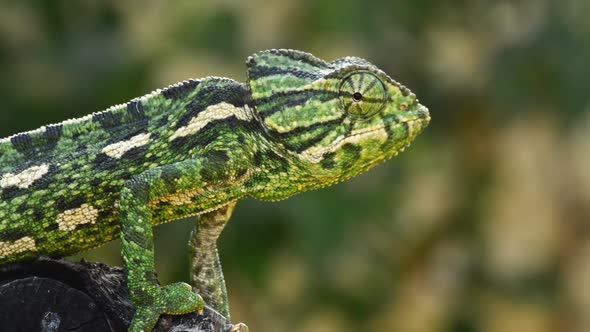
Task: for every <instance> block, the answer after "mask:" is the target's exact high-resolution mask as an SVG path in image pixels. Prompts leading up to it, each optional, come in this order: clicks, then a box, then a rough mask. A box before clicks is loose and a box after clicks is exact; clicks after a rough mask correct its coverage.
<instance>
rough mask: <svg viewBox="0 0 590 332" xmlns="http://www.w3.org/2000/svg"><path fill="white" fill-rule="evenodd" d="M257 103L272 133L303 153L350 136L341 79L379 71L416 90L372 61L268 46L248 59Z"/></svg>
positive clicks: (253, 97)
mask: <svg viewBox="0 0 590 332" xmlns="http://www.w3.org/2000/svg"><path fill="white" fill-rule="evenodd" d="M247 64H248V79H249V84H250V89H251V92H252V102H253V103H254V105H255V107H256V110H257V111H258V113H259V114H260V117H261V119H263V121H264V122H265V124H266V125H267V128H268V129H269V130H270V132H271V133H272V134H274V135H276V136H279V137H280V138H281V140H282V142H283V143H284V144H286V145H287V146H288V147H289V148H291V149H293V150H296V151H298V152H301V151H303V150H305V149H307V148H309V147H311V146H313V145H314V144H317V143H318V142H320V141H322V140H323V139H325V138H327V137H328V136H333V135H338V134H345V133H344V132H343V133H338V132H337V131H339V130H345V128H343V127H342V126H339V124H341V123H342V121H343V120H344V118H345V114H344V113H343V112H340V111H337V112H334V110H335V109H337V108H338V107H339V105H338V103H339V93H340V92H339V89H338V87H339V82H341V80H342V79H343V76H345V75H346V73H347V72H352V71H354V70H367V69H370V71H373V72H378V73H380V74H381V75H382V76H383V77H387V78H388V79H389V80H390V82H392V83H393V84H395V85H397V86H398V87H399V89H400V91H401V92H402V93H403V94H404V95H406V96H407V95H410V94H411V92H410V91H409V90H408V89H406V88H405V87H404V86H402V85H400V84H398V83H397V82H395V81H394V80H393V79H391V78H389V76H387V75H386V74H385V73H383V72H382V71H381V70H379V69H377V68H376V67H375V66H373V65H372V64H371V63H369V62H367V61H365V60H363V59H360V58H355V57H346V58H341V59H338V60H335V61H332V62H326V61H323V60H321V59H318V58H316V57H314V56H313V55H311V54H309V53H305V52H300V51H295V50H268V51H263V52H259V53H257V54H255V55H253V56H251V57H249V58H248V61H247Z"/></svg>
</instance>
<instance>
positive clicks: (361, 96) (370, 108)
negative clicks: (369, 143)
mask: <svg viewBox="0 0 590 332" xmlns="http://www.w3.org/2000/svg"><path fill="white" fill-rule="evenodd" d="M338 94H339V98H340V107H342V109H343V110H345V111H346V112H348V113H349V114H351V115H352V116H357V117H359V118H369V117H371V116H373V115H375V114H376V113H377V112H379V111H381V110H383V107H384V106H385V100H386V98H387V96H386V94H385V86H384V85H383V82H381V80H380V79H379V78H378V77H377V76H375V75H374V74H372V73H370V72H363V71H361V72H355V73H352V74H350V75H348V76H347V77H346V78H344V79H343V80H342V82H341V83H340V89H339V93H338Z"/></svg>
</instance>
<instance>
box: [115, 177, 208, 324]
mask: <svg viewBox="0 0 590 332" xmlns="http://www.w3.org/2000/svg"><path fill="white" fill-rule="evenodd" d="M183 171H184V172H186V171H190V167H182V165H167V166H165V167H162V168H156V169H152V170H150V171H148V172H146V173H145V174H141V175H139V176H136V177H134V178H132V179H131V180H129V181H128V182H127V183H126V185H125V187H124V189H123V190H122V192H121V200H120V215H121V253H122V256H123V260H124V263H125V267H126V270H127V284H128V287H129V291H130V297H131V301H132V302H133V305H134V307H135V315H134V316H133V320H132V322H131V326H130V327H129V331H151V330H152V328H153V327H154V326H155V324H156V323H157V321H158V318H159V317H160V315H161V314H164V313H166V314H185V313H189V312H193V311H198V312H201V311H202V310H203V307H204V303H203V300H202V298H201V297H200V296H199V295H197V294H195V293H193V292H192V289H191V286H190V285H188V284H186V283H175V284H171V285H167V286H165V287H160V286H159V285H158V282H157V280H156V277H155V269H154V243H153V233H152V224H151V222H150V221H151V214H150V208H149V202H150V201H151V200H152V199H153V198H154V197H160V196H163V195H166V194H168V193H170V192H171V191H172V190H173V189H171V188H169V183H171V182H170V180H171V179H177V178H179V177H180V176H179V175H178V174H182V173H183ZM184 175H185V176H188V177H190V174H184Z"/></svg>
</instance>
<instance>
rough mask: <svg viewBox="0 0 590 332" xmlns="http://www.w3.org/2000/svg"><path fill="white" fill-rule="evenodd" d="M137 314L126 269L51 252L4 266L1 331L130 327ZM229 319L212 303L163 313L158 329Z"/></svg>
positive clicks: (206, 326) (190, 328)
mask: <svg viewBox="0 0 590 332" xmlns="http://www.w3.org/2000/svg"><path fill="white" fill-rule="evenodd" d="M132 315H133V306H132V305H131V302H130V300H129V290H128V289H127V283H126V280H125V274H124V273H123V269H121V268H113V267H109V266H107V265H105V264H102V263H87V262H84V261H82V262H80V263H73V262H68V261H64V260H54V259H50V258H46V257H41V258H39V259H38V260H36V261H32V262H24V263H13V264H8V265H4V266H0V331H39V330H41V331H46V332H54V331H58V330H59V331H126V330H127V327H128V326H129V323H130V322H131V318H132ZM225 324H228V322H227V321H226V319H225V318H224V317H223V316H221V315H220V314H219V313H217V312H216V311H214V310H213V309H211V308H208V307H207V308H206V309H205V312H204V314H203V315H198V314H197V313H191V314H186V315H180V316H174V315H163V316H162V317H161V318H160V320H159V321H158V324H157V325H156V328H155V329H154V332H159V331H187V332H222V331H223V328H224V325H225Z"/></svg>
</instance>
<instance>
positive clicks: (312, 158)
mask: <svg viewBox="0 0 590 332" xmlns="http://www.w3.org/2000/svg"><path fill="white" fill-rule="evenodd" d="M429 121H430V116H429V115H428V110H426V113H424V115H417V116H414V117H411V118H407V119H404V120H403V121H399V122H396V123H394V124H393V125H391V124H380V125H376V126H372V127H368V128H363V129H357V130H354V131H351V132H350V133H349V134H348V135H346V136H341V137H339V138H338V139H336V140H334V141H333V142H332V143H331V144H330V145H328V146H322V147H320V146H315V147H311V148H309V149H307V150H305V151H303V152H302V153H300V154H299V156H300V157H301V158H303V159H304V160H307V161H309V162H312V163H318V162H320V161H322V159H323V156H324V155H326V154H330V153H334V152H336V151H337V150H338V149H340V148H341V147H342V146H343V145H345V144H358V143H360V142H361V141H363V140H365V139H378V140H381V141H383V142H386V141H388V140H389V139H391V138H390V137H389V136H390V134H389V133H388V130H387V129H386V128H389V131H391V130H395V129H396V128H399V127H401V126H404V125H406V126H407V135H406V137H405V139H404V140H405V141H408V142H409V141H411V140H412V139H413V138H414V137H416V136H417V135H418V134H419V133H420V132H421V131H422V130H423V129H424V128H425V127H426V125H427V124H428V122H429ZM380 161H381V160H380Z"/></svg>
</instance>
